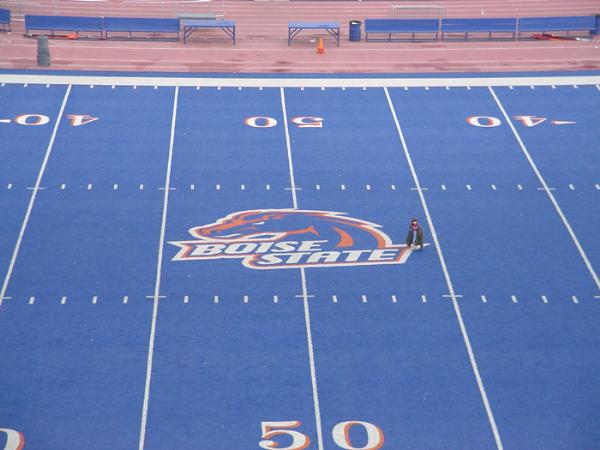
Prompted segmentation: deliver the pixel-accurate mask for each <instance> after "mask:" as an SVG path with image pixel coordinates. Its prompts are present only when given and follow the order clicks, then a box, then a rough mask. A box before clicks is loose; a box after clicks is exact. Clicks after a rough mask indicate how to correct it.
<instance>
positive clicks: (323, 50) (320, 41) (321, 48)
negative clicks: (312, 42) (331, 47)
mask: <svg viewBox="0 0 600 450" xmlns="http://www.w3.org/2000/svg"><path fill="white" fill-rule="evenodd" d="M317 53H319V54H323V53H325V47H324V46H323V38H319V45H317Z"/></svg>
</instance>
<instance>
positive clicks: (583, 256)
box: [488, 86, 600, 290]
mask: <svg viewBox="0 0 600 450" xmlns="http://www.w3.org/2000/svg"><path fill="white" fill-rule="evenodd" d="M488 89H489V91H490V93H491V94H492V97H494V100H495V101H496V104H497V105H498V108H499V109H500V111H501V112H502V115H503V116H504V119H505V120H506V123H508V126H509V127H510V129H511V130H512V133H513V135H514V136H515V139H516V140H517V142H518V143H519V146H520V147H521V150H522V151H523V154H524V155H525V158H527V161H528V162H529V165H530V166H531V168H532V169H533V171H534V172H535V175H536V176H537V178H538V180H539V182H540V183H541V185H542V190H543V191H546V194H547V195H548V198H550V201H551V202H552V205H554V208H555V209H556V212H557V213H558V215H559V216H560V219H561V220H562V222H563V224H564V226H565V228H566V229H567V231H568V233H569V235H570V236H571V239H572V240H573V243H574V244H575V247H576V248H577V251H578V252H579V255H580V256H581V259H583V262H584V263H585V266H586V267H587V270H588V271H589V272H590V275H591V276H592V278H593V280H594V283H596V288H597V289H598V290H600V279H598V275H597V274H596V271H595V270H594V267H593V266H592V263H591V262H590V260H589V259H588V257H587V255H586V253H585V251H584V250H583V247H582V246H581V243H580V242H579V239H577V236H576V235H575V232H574V231H573V228H572V227H571V224H570V223H569V221H568V220H567V218H566V216H565V214H564V213H563V211H562V209H561V207H560V205H559V204H558V201H557V200H556V197H554V194H553V193H552V189H553V188H551V187H549V186H548V184H547V183H546V180H545V179H544V177H543V176H542V174H541V173H540V171H539V169H538V167H537V165H536V164H535V162H534V161H533V158H532V157H531V155H530V154H529V151H528V150H527V147H526V146H525V144H524V143H523V140H522V139H521V136H520V135H519V133H518V132H517V129H516V128H515V126H514V124H513V123H512V120H511V119H510V117H509V115H508V114H507V113H506V110H505V109H504V106H502V103H501V102H500V99H499V98H498V96H497V95H496V92H494V89H493V88H492V87H491V86H490V87H489V88H488Z"/></svg>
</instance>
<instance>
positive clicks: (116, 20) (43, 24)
mask: <svg viewBox="0 0 600 450" xmlns="http://www.w3.org/2000/svg"><path fill="white" fill-rule="evenodd" d="M179 28H180V27H179V19H171V18H169V19H155V18H136V17H77V16H34V15H26V16H25V34H26V35H27V36H31V35H32V34H33V32H34V31H36V32H44V31H45V32H49V33H50V37H55V36H56V33H58V32H68V33H75V37H79V36H80V34H79V33H82V32H86V33H98V35H97V36H88V37H99V38H100V39H109V38H111V35H110V33H128V36H129V38H130V39H131V38H132V37H133V33H147V34H149V35H150V38H151V39H158V38H159V36H161V38H162V34H164V33H175V34H176V36H177V37H176V39H177V40H179ZM113 38H118V36H116V37H115V36H114V35H113ZM147 38H148V37H145V39H147Z"/></svg>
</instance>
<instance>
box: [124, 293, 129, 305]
mask: <svg viewBox="0 0 600 450" xmlns="http://www.w3.org/2000/svg"><path fill="white" fill-rule="evenodd" d="M128 301H129V297H128V296H126V295H124V296H123V304H124V305H126V304H127V302H128Z"/></svg>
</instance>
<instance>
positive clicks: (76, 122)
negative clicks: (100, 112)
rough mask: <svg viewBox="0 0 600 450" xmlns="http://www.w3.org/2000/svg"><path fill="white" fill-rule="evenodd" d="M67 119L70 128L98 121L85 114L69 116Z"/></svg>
mask: <svg viewBox="0 0 600 450" xmlns="http://www.w3.org/2000/svg"><path fill="white" fill-rule="evenodd" d="M67 117H68V118H69V123H70V124H71V126H72V127H78V126H81V125H87V124H88V123H91V122H95V121H96V120H98V118H97V117H94V116H88V115H87V114H69V115H68V116H67Z"/></svg>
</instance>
